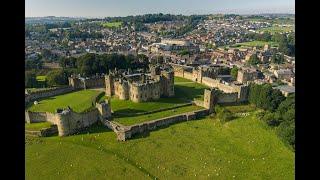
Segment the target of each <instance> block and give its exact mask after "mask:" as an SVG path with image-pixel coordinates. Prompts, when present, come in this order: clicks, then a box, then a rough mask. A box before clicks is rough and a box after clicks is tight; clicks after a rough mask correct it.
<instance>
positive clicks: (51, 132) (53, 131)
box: [25, 126, 58, 137]
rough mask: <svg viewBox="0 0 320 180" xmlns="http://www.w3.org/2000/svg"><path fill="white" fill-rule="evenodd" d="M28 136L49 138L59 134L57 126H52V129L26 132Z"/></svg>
mask: <svg viewBox="0 0 320 180" xmlns="http://www.w3.org/2000/svg"><path fill="white" fill-rule="evenodd" d="M25 133H26V134H33V135H38V136H40V137H48V136H51V135H55V134H58V128H57V126H52V127H50V128H43V129H41V130H38V131H32V130H25Z"/></svg>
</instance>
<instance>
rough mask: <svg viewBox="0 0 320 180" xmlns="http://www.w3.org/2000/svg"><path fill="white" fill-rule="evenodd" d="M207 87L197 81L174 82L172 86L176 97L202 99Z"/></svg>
mask: <svg viewBox="0 0 320 180" xmlns="http://www.w3.org/2000/svg"><path fill="white" fill-rule="evenodd" d="M208 88H209V87H208V86H206V85H202V84H199V83H189V84H176V85H175V86H174V90H175V94H176V98H181V99H186V100H189V101H191V100H193V98H196V99H199V100H203V97H204V95H203V94H204V90H205V89H208Z"/></svg>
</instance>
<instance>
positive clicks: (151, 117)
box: [114, 106, 204, 126]
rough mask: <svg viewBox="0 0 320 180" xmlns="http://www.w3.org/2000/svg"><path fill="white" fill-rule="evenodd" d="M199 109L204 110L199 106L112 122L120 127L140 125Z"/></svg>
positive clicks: (117, 119) (117, 118)
mask: <svg viewBox="0 0 320 180" xmlns="http://www.w3.org/2000/svg"><path fill="white" fill-rule="evenodd" d="M200 109H204V108H203V107H200V106H186V107H181V108H176V109H173V110H167V111H162V112H157V113H152V114H147V115H140V116H133V117H115V119H114V120H115V121H117V122H119V123H120V124H122V125H125V126H128V125H133V124H137V123H142V122H146V121H151V120H155V119H160V118H163V117H168V116H173V115H176V114H182V113H185V112H191V111H195V110H200Z"/></svg>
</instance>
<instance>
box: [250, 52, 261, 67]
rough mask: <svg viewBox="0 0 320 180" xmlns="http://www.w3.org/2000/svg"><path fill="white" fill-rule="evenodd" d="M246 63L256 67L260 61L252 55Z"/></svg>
mask: <svg viewBox="0 0 320 180" xmlns="http://www.w3.org/2000/svg"><path fill="white" fill-rule="evenodd" d="M248 63H249V64H251V65H256V64H259V63H260V59H259V58H258V56H257V55H256V54H252V55H251V56H250V58H249V61H248Z"/></svg>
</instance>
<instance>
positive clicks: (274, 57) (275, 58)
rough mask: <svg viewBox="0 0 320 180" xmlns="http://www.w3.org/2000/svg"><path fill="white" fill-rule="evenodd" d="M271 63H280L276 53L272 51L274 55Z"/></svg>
mask: <svg viewBox="0 0 320 180" xmlns="http://www.w3.org/2000/svg"><path fill="white" fill-rule="evenodd" d="M271 63H273V64H276V63H278V58H277V55H276V53H272V56H271Z"/></svg>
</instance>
